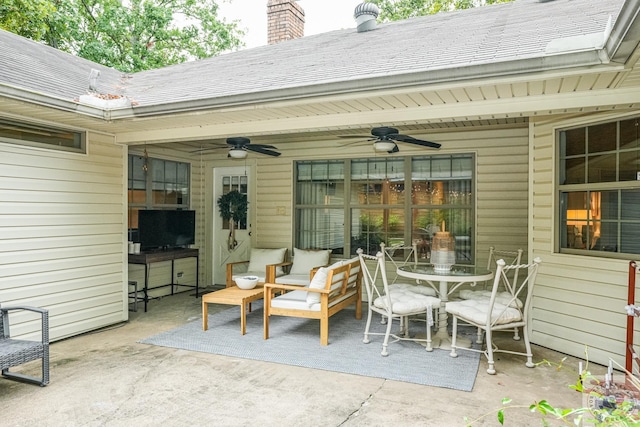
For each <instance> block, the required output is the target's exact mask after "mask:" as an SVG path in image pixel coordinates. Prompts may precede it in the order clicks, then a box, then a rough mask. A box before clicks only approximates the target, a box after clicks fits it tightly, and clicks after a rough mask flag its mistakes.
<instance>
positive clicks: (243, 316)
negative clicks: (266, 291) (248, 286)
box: [240, 300, 247, 335]
mask: <svg viewBox="0 0 640 427" xmlns="http://www.w3.org/2000/svg"><path fill="white" fill-rule="evenodd" d="M240 332H241V333H242V335H244V334H245V333H246V332H247V303H246V302H244V300H243V301H242V304H240Z"/></svg>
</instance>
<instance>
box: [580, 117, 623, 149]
mask: <svg viewBox="0 0 640 427" xmlns="http://www.w3.org/2000/svg"><path fill="white" fill-rule="evenodd" d="M616 126H617V123H616V122H612V123H604V124H601V125H595V126H589V128H588V129H587V137H588V139H589V148H588V152H589V153H600V152H602V151H614V150H616V134H617V129H616Z"/></svg>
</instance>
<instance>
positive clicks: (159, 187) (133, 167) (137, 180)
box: [128, 155, 191, 241]
mask: <svg viewBox="0 0 640 427" xmlns="http://www.w3.org/2000/svg"><path fill="white" fill-rule="evenodd" d="M128 163H129V165H128V199H129V234H130V236H129V240H134V241H138V240H137V239H136V237H137V236H136V235H135V233H136V232H137V229H138V211H139V210H141V209H170V210H171V209H172V210H181V209H189V194H190V190H191V187H190V182H191V179H190V167H189V166H190V165H189V163H182V162H174V161H171V160H163V159H155V158H150V157H147V156H134V155H130V156H129V162H128Z"/></svg>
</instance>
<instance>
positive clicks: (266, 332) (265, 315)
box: [263, 307, 269, 340]
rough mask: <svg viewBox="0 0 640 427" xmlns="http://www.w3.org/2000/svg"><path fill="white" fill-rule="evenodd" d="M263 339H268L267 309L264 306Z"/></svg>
mask: <svg viewBox="0 0 640 427" xmlns="http://www.w3.org/2000/svg"><path fill="white" fill-rule="evenodd" d="M263 324H264V339H265V340H268V339H269V310H268V309H267V307H265V308H264V322H263Z"/></svg>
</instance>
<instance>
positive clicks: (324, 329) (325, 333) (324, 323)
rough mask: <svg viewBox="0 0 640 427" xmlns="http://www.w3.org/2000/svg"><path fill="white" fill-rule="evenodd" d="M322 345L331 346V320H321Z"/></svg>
mask: <svg viewBox="0 0 640 427" xmlns="http://www.w3.org/2000/svg"><path fill="white" fill-rule="evenodd" d="M320 345H329V318H328V317H326V316H322V317H321V318H320Z"/></svg>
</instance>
